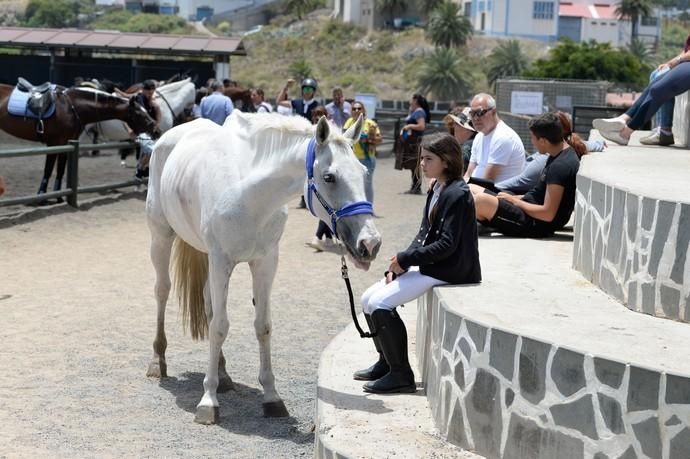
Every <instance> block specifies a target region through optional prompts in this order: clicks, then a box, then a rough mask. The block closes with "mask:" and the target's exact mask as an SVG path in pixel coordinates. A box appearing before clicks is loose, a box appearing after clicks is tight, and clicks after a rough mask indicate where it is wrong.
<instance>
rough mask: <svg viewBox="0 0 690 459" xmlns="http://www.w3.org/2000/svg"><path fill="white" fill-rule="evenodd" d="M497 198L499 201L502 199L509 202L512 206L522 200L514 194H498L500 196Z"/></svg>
mask: <svg viewBox="0 0 690 459" xmlns="http://www.w3.org/2000/svg"><path fill="white" fill-rule="evenodd" d="M496 197H497V198H498V199H502V200H503V201H507V202H509V203H511V204H515V203H516V202H517V201H519V200H520V198H518V197H517V196H515V195H512V194H510V193H504V192H500V193H498V194H497V195H496Z"/></svg>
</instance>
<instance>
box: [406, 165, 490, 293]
mask: <svg viewBox="0 0 690 459" xmlns="http://www.w3.org/2000/svg"><path fill="white" fill-rule="evenodd" d="M432 195H433V193H431V192H430V193H429V195H428V196H427V199H426V206H424V215H423V216H422V225H421V227H420V228H419V233H418V234H417V236H416V237H415V238H414V239H413V240H412V244H410V246H409V247H408V248H407V250H405V251H403V252H400V253H398V255H397V257H398V263H399V264H400V266H401V267H402V268H403V269H408V268H409V267H410V266H419V271H420V272H421V273H422V274H424V275H427V276H431V277H434V278H436V279H439V280H442V281H445V282H448V283H449V284H472V283H477V282H480V281H481V280H482V274H481V267H480V265H479V248H478V243H477V218H476V215H475V211H474V199H473V198H472V193H471V192H470V189H469V187H468V186H467V184H466V183H465V181H464V180H462V179H458V180H455V181H453V182H450V183H448V184H447V185H446V186H445V187H444V188H443V190H441V195H440V196H439V198H438V201H437V203H436V213H435V216H434V219H433V222H430V221H429V218H428V214H429V203H430V202H431V197H432Z"/></svg>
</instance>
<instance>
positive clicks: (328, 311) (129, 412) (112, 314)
mask: <svg viewBox="0 0 690 459" xmlns="http://www.w3.org/2000/svg"><path fill="white" fill-rule="evenodd" d="M3 148H7V146H3ZM82 159H83V162H82V165H84V173H83V174H82V180H87V179H88V180H91V179H93V180H102V181H103V182H104V181H106V180H107V181H109V180H111V178H110V175H111V174H114V176H117V174H120V175H126V176H130V175H131V174H132V172H133V169H121V168H120V167H119V157H118V156H117V155H115V154H114V153H110V154H109V155H105V156H101V157H97V158H91V157H85V158H82ZM130 164H133V160H132V159H131V158H130ZM36 166H37V167H38V169H39V175H40V169H41V168H42V159H40V158H31V159H30V160H27V159H14V160H5V161H3V162H0V174H3V175H5V176H6V179H7V182H8V187H9V192H8V197H10V196H17V195H22V194H29V193H32V192H35V187H36V186H37V185H38V180H37V179H36V171H35V170H32V169H31V168H34V167H36ZM98 171H100V174H101V175H100V176H99V172H98ZM103 175H108V177H107V178H103ZM95 183H98V182H97V181H96V182H95ZM408 186H409V175H408V173H407V171H405V173H403V172H398V171H395V170H393V161H392V159H383V160H381V161H379V164H378V167H377V170H376V175H375V187H376V193H377V195H376V202H375V208H376V209H377V213H378V214H379V215H380V216H381V218H378V219H377V220H376V223H377V225H378V226H379V228H380V230H381V231H382V233H383V235H384V243H383V247H382V250H381V256H380V257H379V259H378V260H377V261H376V262H375V263H374V264H373V265H372V269H371V270H370V271H369V272H361V271H355V270H354V268H353V269H351V277H352V282H353V286H354V289H355V291H356V294H360V293H361V292H362V291H363V290H364V288H366V287H367V286H368V285H369V284H370V283H371V282H373V281H375V280H377V279H378V277H379V276H380V274H381V273H382V272H383V270H384V269H385V267H386V266H387V259H388V256H390V255H391V254H393V253H394V252H395V251H397V250H398V249H401V248H403V247H404V246H405V245H406V244H407V242H408V240H409V238H410V237H411V236H412V235H413V234H414V231H415V229H416V226H417V224H418V219H419V216H420V215H421V208H422V205H423V199H424V198H423V197H422V196H409V195H401V194H399V193H400V192H401V191H402V190H404V189H406V188H407V187H408ZM143 196H144V195H143V193H134V192H131V191H129V192H127V193H125V194H121V193H111V194H109V195H107V196H96V197H87V198H84V200H83V201H81V202H83V204H82V206H81V208H80V210H72V209H70V208H69V207H67V206H66V205H60V206H50V207H48V208H38V209H37V208H29V210H28V211H27V209H26V208H21V209H19V208H18V209H7V208H5V209H4V212H5V213H4V214H3V208H0V343H2V346H0V457H9V458H15V457H27V458H28V457H31V458H35V457H38V456H41V455H43V456H46V457H51V458H53V457H57V458H63V457H64V458H68V457H69V458H72V457H89V458H91V457H99V458H100V457H118V458H120V457H156V458H159V457H189V458H198V457H232V458H255V457H266V458H283V457H284V458H293V457H312V456H313V443H314V434H313V431H312V430H313V427H314V424H313V422H314V405H315V396H316V372H317V365H318V360H319V355H320V353H321V351H322V350H323V348H324V347H325V346H326V345H327V344H328V343H329V342H330V340H331V339H332V337H333V336H335V335H336V334H337V333H338V332H339V331H340V330H342V329H343V328H344V327H345V326H346V325H347V324H348V323H349V321H350V313H349V309H348V304H347V296H346V290H345V287H344V285H343V282H342V280H341V279H340V276H339V274H340V262H339V258H338V257H337V256H335V255H333V254H327V253H314V252H313V251H312V250H311V249H309V248H307V247H305V246H304V242H305V241H306V240H308V239H311V237H312V235H313V232H314V230H315V228H316V220H315V219H314V218H313V217H311V216H310V215H308V214H307V212H305V211H303V210H297V209H295V207H296V204H297V201H296V200H295V201H294V202H291V210H290V218H289V219H288V224H287V228H286V232H285V235H284V237H283V241H282V243H281V254H280V255H281V261H280V266H279V269H278V275H277V278H276V283H275V286H274V289H273V295H272V299H273V309H272V310H273V323H274V337H273V358H274V371H275V376H276V387H277V388H278V391H279V393H280V394H281V395H282V397H283V399H284V401H285V404H286V406H287V408H288V410H289V411H290V414H291V417H289V418H286V419H266V418H263V417H262V410H261V401H262V400H261V394H262V390H261V386H260V385H259V383H258V381H257V377H258V345H257V342H256V338H255V336H254V329H253V326H252V320H253V310H252V307H251V288H250V285H251V284H250V278H249V270H248V268H247V267H246V265H241V266H240V267H239V268H238V269H236V270H235V273H234V274H233V277H232V279H231V282H230V293H229V299H228V309H229V318H230V320H231V325H230V333H229V337H228V340H227V341H226V343H225V345H224V352H225V355H226V357H227V358H228V372H229V373H230V375H231V377H232V378H233V380H234V381H235V384H236V386H237V387H236V390H235V391H231V392H229V393H226V394H221V395H219V400H220V404H221V408H220V410H221V411H220V413H221V420H220V423H219V424H218V425H215V426H201V425H198V424H195V423H194V422H193V418H194V411H195V406H196V404H197V403H198V401H199V399H200V397H201V395H202V391H203V390H202V380H203V375H204V373H205V370H206V364H207V363H206V362H207V359H208V344H207V343H206V342H193V341H192V340H191V339H190V338H189V336H185V335H184V332H183V330H182V329H181V323H180V320H179V318H178V316H177V306H176V304H174V303H172V304H170V305H169V307H168V315H167V334H168V351H167V361H168V373H169V376H170V377H169V378H167V379H164V380H162V381H159V380H156V379H150V378H147V377H146V375H145V373H146V368H147V365H148V362H149V360H150V358H151V354H152V348H151V346H152V341H153V337H154V325H155V301H154V297H153V292H152V289H153V270H152V268H151V265H150V262H149V259H148V248H149V234H148V230H147V228H146V224H145V221H144V215H143V209H144V197H143ZM81 199H82V198H81V197H80V200H81ZM401 457H404V454H402V455H401Z"/></svg>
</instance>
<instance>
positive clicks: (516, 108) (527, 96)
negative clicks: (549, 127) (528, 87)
mask: <svg viewBox="0 0 690 459" xmlns="http://www.w3.org/2000/svg"><path fill="white" fill-rule="evenodd" d="M543 111H544V93H543V92H527V91H513V92H512V93H511V94H510V112H511V113H519V114H522V115H541V114H542V112H543Z"/></svg>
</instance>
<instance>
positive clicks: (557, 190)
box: [474, 112, 587, 238]
mask: <svg viewBox="0 0 690 459" xmlns="http://www.w3.org/2000/svg"><path fill="white" fill-rule="evenodd" d="M529 131H530V139H531V141H532V144H533V145H534V147H535V148H536V149H537V151H539V152H540V153H546V154H548V155H549V158H548V160H547V161H546V165H545V166H544V170H543V172H542V174H541V177H540V179H539V183H537V185H536V186H535V187H534V188H532V189H531V190H530V191H529V192H528V193H527V194H525V195H524V196H520V195H512V194H510V193H505V192H500V193H498V194H496V193H494V192H492V191H490V190H484V192H482V193H477V194H475V195H474V202H475V206H476V208H477V220H478V221H479V222H480V223H481V224H482V225H484V226H488V227H490V228H494V229H496V230H497V231H498V232H500V233H503V234H505V235H506V236H513V237H537V238H539V237H547V236H551V235H552V234H553V232H554V231H558V230H560V229H561V228H563V227H564V226H565V225H566V223H568V220H570V216H571V214H572V213H573V209H574V208H575V178H576V176H577V171H578V169H579V167H580V157H582V156H583V155H585V154H586V153H587V148H586V147H585V145H584V143H583V142H582V140H581V139H580V138H579V137H578V136H577V135H576V134H573V133H572V130H571V127H570V122H569V121H568V118H567V116H566V115H565V114H564V113H561V112H558V113H545V114H544V115H541V116H539V117H537V118H534V119H532V120H531V121H530V123H529Z"/></svg>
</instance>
